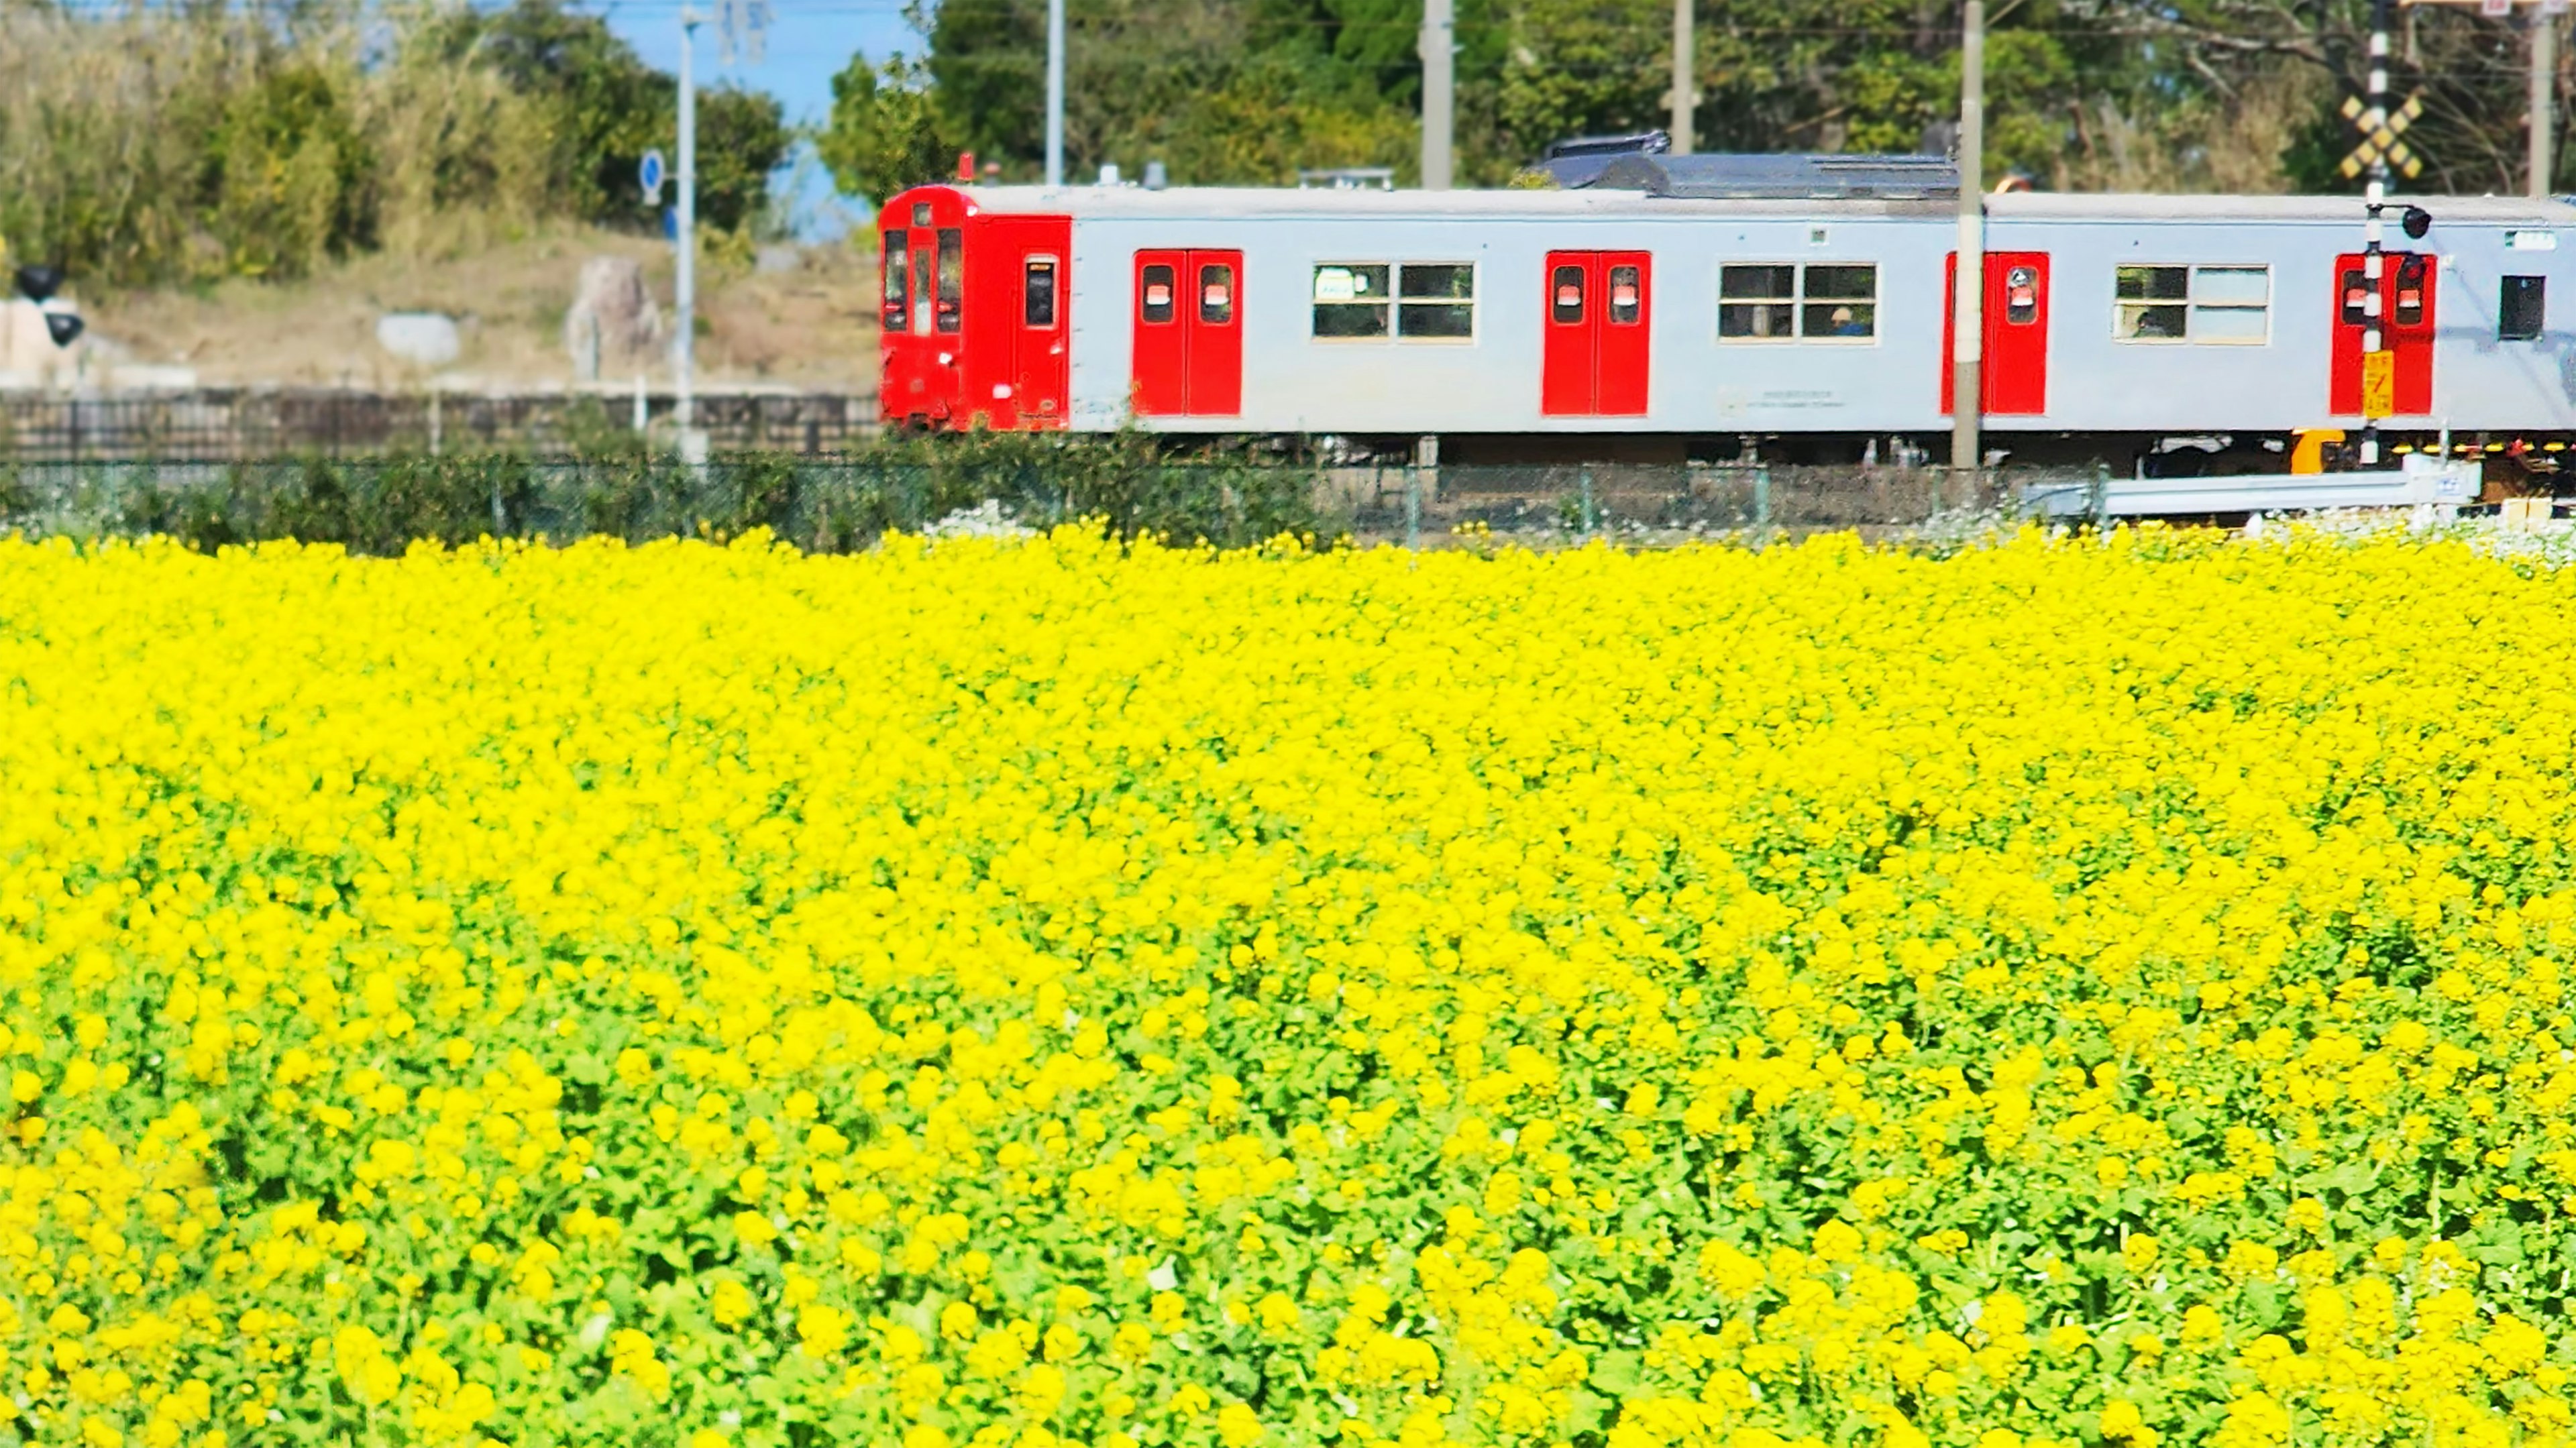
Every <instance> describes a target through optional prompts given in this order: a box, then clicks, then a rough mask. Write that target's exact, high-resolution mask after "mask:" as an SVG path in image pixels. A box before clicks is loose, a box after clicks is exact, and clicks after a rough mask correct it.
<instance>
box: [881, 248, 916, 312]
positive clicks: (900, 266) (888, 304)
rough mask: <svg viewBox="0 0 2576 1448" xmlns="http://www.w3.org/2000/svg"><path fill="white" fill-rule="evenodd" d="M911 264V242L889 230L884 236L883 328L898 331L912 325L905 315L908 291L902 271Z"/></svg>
mask: <svg viewBox="0 0 2576 1448" xmlns="http://www.w3.org/2000/svg"><path fill="white" fill-rule="evenodd" d="M911 265H912V244H911V242H910V241H909V240H908V239H907V238H906V237H905V236H904V234H903V233H902V232H900V231H889V232H887V233H886V238H885V329H886V330H887V331H889V332H900V331H902V330H903V329H904V328H906V327H908V326H910V325H912V324H911V322H910V321H909V320H908V319H907V318H906V315H905V305H904V304H905V302H906V301H907V300H908V298H909V295H910V294H909V293H907V292H906V291H905V290H904V285H903V284H904V272H905V270H906V269H907V268H909V267H910V266H911Z"/></svg>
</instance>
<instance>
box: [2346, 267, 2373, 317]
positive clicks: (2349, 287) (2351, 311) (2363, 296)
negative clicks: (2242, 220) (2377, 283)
mask: <svg viewBox="0 0 2576 1448" xmlns="http://www.w3.org/2000/svg"><path fill="white" fill-rule="evenodd" d="M2339 290H2340V293H2341V295H2342V297H2343V301H2342V304H2341V305H2342V311H2341V313H2340V315H2341V316H2342V318H2343V324H2344V325H2345V326H2347V327H2366V326H2368V325H2370V274H2369V273H2367V272H2365V271H2362V270H2361V269H2360V268H2358V267H2356V268H2354V269H2353V270H2351V271H2348V272H2345V273H2344V274H2343V285H2342V286H2341V288H2340V289H2339Z"/></svg>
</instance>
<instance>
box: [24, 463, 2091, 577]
mask: <svg viewBox="0 0 2576 1448" xmlns="http://www.w3.org/2000/svg"><path fill="white" fill-rule="evenodd" d="M2093 476H2094V475H2090V474H2088V475H2086V478H2085V479H2078V480H2077V481H2078V482H2079V483H2081V482H2084V481H2086V479H2090V478H2092V477H2093ZM2051 485H2052V486H2054V487H2056V488H2059V489H2060V490H2062V489H2063V488H2064V487H2065V486H2067V480H2066V479H2062V478H2058V479H2053V480H2051ZM2031 490H2032V480H2031V479H2030V478H2027V477H2025V478H2016V479H2012V480H2010V481H2007V480H2004V479H2000V478H1998V477H1995V476H1993V475H1987V476H1985V477H1982V478H1978V479H1966V478H1954V477H1951V476H1949V475H1948V474H1947V473H1946V471H1945V470H1942V469H1930V468H1856V467H1842V468H1815V467H1781V466H1765V465H1760V464H1727V465H1716V464H1674V465H1664V466H1645V465H1590V466H1580V465H1567V466H1473V467H1470V466H1455V465H1453V466H1448V467H1409V466H1384V467H1375V466H1371V467H1331V466H1291V465H1286V464H1281V463H1277V462H1259V461H1252V460H1234V461H1208V460H1204V459H1197V460H1187V461H1174V460H1164V459H1157V458H1153V457H1151V456H1148V455H1142V454H1140V453H1138V452H1136V451H1134V450H1118V449H1109V450H1105V451H1103V452H1102V453H1100V454H1098V455H1093V454H1085V453H1079V452H1075V451H1072V450H1066V451H1063V452H1060V453H1056V454H1053V455H1047V454H1038V453H1022V454H1020V455H1016V456H1013V455H1001V456H992V455H985V454H977V453H974V452H971V451H961V452H959V453H957V454H956V455H953V456H950V455H943V454H942V453H941V451H940V450H937V449H925V450H920V451H919V452H916V453H915V454H913V455H910V456H903V457H894V458H875V459H864V458H863V459H850V458H839V459H835V458H811V457H801V456H796V455H790V454H775V453H772V454H751V455H739V456H729V457H720V458H717V459H714V460H712V461H710V462H707V463H703V464H696V465H690V464H685V463H678V462H673V461H669V460H667V459H662V458H646V457H640V456H638V457H626V458H606V459H552V460H549V459H539V458H528V457H521V456H510V455H485V456H477V457H460V456H454V455H448V456H441V457H430V456H426V455H415V456H402V457H377V458H360V459H338V458H329V457H322V456H313V457H307V458H301V459H293V460H273V461H266V462H258V463H170V462H158V463H131V462H88V463H68V462H56V463H45V462H34V463H30V462H23V461H21V462H14V463H9V462H0V528H5V529H10V530H15V531H18V532H21V533H24V534H28V535H32V536H66V535H68V536H73V537H100V536H141V535H145V534H162V535H168V536H172V537H176V538H178V539H180V540H182V541H183V542H186V543H188V544H189V545H191V546H194V547H200V548H217V547H222V546H225V545H229V544H239V543H248V542H253V541H257V540H261V539H269V538H289V537H291V538H300V539H304V540H306V541H308V542H329V543H338V544H342V545H345V546H347V547H349V548H350V549H352V550H354V551H359V552H366V553H380V554H381V553H398V552H400V551H401V550H402V549H404V548H405V547H407V546H409V545H410V544H411V543H412V542H413V541H415V540H420V539H428V540H433V541H439V542H445V543H451V544H453V543H462V542H469V541H472V540H473V539H475V538H478V537H484V536H490V537H499V538H530V539H539V540H545V541H552V542H564V541H569V540H572V539H575V538H581V537H590V536H602V535H604V536H610V537H617V538H623V539H626V540H628V541H630V542H643V541H647V540H650V539H653V538H660V537H671V536H725V537H730V536H737V535H739V534H741V533H744V532H747V531H750V530H751V529H754V528H766V529H768V530H770V531H771V532H772V533H773V534H775V535H776V536H777V537H779V538H780V539H782V540H784V541H787V542H790V543H793V544H795V545H797V546H799V547H801V548H804V549H807V550H809V551H814V552H847V551H852V550H856V549H862V548H866V547H869V546H872V545H873V544H874V543H875V542H876V541H877V539H879V538H880V537H882V536H884V535H885V534H886V533H888V532H890V531H905V532H922V531H928V532H933V533H945V534H957V533H1006V532H1012V531H1018V530H1027V529H1043V528H1049V527H1053V526H1056V525H1058V524H1062V523H1067V522H1075V521H1087V522H1095V523H1098V524H1100V525H1102V526H1105V527H1106V528H1108V529H1109V530H1110V531H1112V532H1114V533H1117V534H1118V535H1120V536H1122V537H1131V538H1132V537H1136V536H1139V535H1145V534H1152V535H1157V536H1161V537H1164V538H1166V539H1170V540H1173V541H1180V542H1191V541H1206V542H1211V543H1217V544H1222V545H1228V546H1240V545H1245V544H1251V543H1258V542H1262V541H1266V540H1268V539H1271V538H1276V537H1278V536H1280V535H1282V534H1298V535H1303V536H1307V537H1311V538H1315V539H1318V540H1331V539H1336V538H1343V537H1348V538H1351V539H1354V540H1356V541H1360V542H1375V541H1389V542H1400V543H1407V544H1413V545H1439V544H1442V543H1444V542H1449V541H1453V540H1461V539H1466V540H1472V539H1475V538H1480V537H1486V536H1501V537H1506V538H1510V539H1512V540H1515V541H1520V542H1523V543H1527V544H1531V545H1533V546H1549V545H1554V544H1562V543H1574V542H1582V541H1588V540H1591V539H1595V538H1603V539H1609V540H1612V541H1615V542H1621V543H1631V544H1638V545H1656V544H1670V543H1678V542H1684V541H1688V540H1691V539H1694V538H1718V537H1729V536H1741V535H1746V534H1754V535H1760V536H1765V537H1774V536H1776V537H1797V536H1801V535H1804V534H1809V533H1814V532H1819V531H1837V530H1844V529H1854V530H1858V531H1860V532H1862V533H1863V534H1865V535H1869V536H1875V537H1899V536H1908V535H1912V536H1939V535H1942V534H1948V533H1965V532H1971V531H1976V530H1981V529H1983V528H1987V527H1992V526H1995V525H1997V524H2000V523H2006V522H2009V521H2011V520H2013V519H2015V518H2017V517H2019V516H2023V515H2024V512H2025V510H2024V508H2023V507H2022V505H2021V504H2020V503H2019V502H2018V501H2017V500H2018V499H2019V498H2020V497H2022V496H2023V495H2024V494H2025V492H2028V491H2031ZM2061 495H2062V493H2061Z"/></svg>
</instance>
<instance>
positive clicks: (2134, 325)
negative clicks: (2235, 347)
mask: <svg viewBox="0 0 2576 1448" xmlns="http://www.w3.org/2000/svg"><path fill="white" fill-rule="evenodd" d="M2112 294H2113V300H2112V304H2111V335H2112V337H2113V338H2114V339H2115V340H2118V341H2122V342H2233V343H2251V344H2254V345H2258V346H2259V345H2261V344H2262V343H2263V342H2264V341H2265V340H2267V339H2268V338H2269V337H2270V336H2271V330H2272V320H2271V318H2272V310H2271V309H2272V269H2271V268H2270V267H2261V266H2182V265H2173V266H2124V267H2120V268H2118V269H2117V270H2116V271H2115V272H2114V273H2113V287H2112Z"/></svg>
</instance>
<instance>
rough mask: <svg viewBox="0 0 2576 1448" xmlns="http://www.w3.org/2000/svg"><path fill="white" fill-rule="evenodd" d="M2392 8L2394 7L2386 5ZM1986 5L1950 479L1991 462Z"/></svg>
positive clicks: (1975, 9)
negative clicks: (1984, 428) (1985, 428)
mask: <svg viewBox="0 0 2576 1448" xmlns="http://www.w3.org/2000/svg"><path fill="white" fill-rule="evenodd" d="M2380 3H2382V4H2386V3H2387V0H2380ZM1985 157H1986V0H1967V13H1966V15H1965V16H1964V17H1963V19H1962V23H1961V25H1960V27H1959V273H1958V276H1957V278H1956V279H1955V280H1954V281H1953V282H1952V283H1951V286H1950V294H1951V303H1950V309H1951V312H1952V318H1951V328H1950V377H1951V382H1950V474H1951V476H1952V477H1954V478H1955V477H1957V476H1959V474H1960V470H1961V469H1963V468H1964V469H1966V470H1967V475H1968V476H1969V477H1971V478H1974V477H1975V476H1976V475H1977V473H1978V471H1979V470H1981V469H1982V467H1983V465H1984V463H1985V442H1984V440H1983V439H1982V438H1980V437H1979V436H1978V432H1979V429H1980V427H1981V425H1982V424H1983V422H1984V420H1985V419H1984V418H1983V417H1982V416H1981V414H1982V413H1983V412H1984V411H1985V400H1986V394H1985V390H1984V383H1985V379H1984V377H1983V375H1982V374H1983V372H1984V364H1985V350H1986V346H1985V344H1986V307H1985V302H1986V167H1985Z"/></svg>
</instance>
